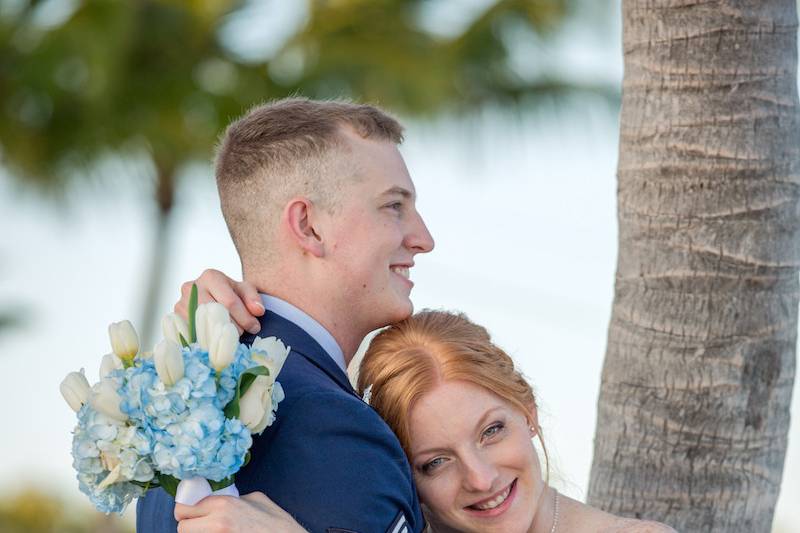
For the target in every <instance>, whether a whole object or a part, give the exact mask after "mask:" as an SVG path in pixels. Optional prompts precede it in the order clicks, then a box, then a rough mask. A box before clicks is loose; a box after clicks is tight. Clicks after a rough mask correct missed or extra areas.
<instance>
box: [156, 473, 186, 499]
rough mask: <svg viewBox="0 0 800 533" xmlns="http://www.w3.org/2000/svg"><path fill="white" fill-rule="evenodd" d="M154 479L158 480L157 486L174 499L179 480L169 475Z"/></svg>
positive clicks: (159, 475) (160, 475)
mask: <svg viewBox="0 0 800 533" xmlns="http://www.w3.org/2000/svg"><path fill="white" fill-rule="evenodd" d="M156 477H157V478H158V484H159V485H161V488H163V489H164V490H165V491H167V494H169V495H170V496H172V497H173V498H174V497H175V493H176V492H178V483H180V482H181V480H180V479H178V478H176V477H173V476H170V475H169V474H158V476H156Z"/></svg>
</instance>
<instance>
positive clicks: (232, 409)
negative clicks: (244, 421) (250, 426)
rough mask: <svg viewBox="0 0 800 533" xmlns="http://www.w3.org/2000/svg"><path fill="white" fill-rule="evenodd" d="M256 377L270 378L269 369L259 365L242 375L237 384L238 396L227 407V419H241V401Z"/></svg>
mask: <svg viewBox="0 0 800 533" xmlns="http://www.w3.org/2000/svg"><path fill="white" fill-rule="evenodd" d="M256 376H269V369H268V368H267V367H265V366H262V365H258V366H254V367H252V368H248V369H247V370H245V371H244V372H242V373H241V375H240V376H239V382H238V383H237V384H236V394H235V395H234V397H233V399H232V400H231V401H230V403H229V404H228V405H226V406H225V418H239V400H240V399H241V398H242V396H244V393H245V392H247V389H249V388H250V385H252V384H253V382H254V381H255V380H256Z"/></svg>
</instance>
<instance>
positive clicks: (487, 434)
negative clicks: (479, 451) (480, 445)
mask: <svg viewBox="0 0 800 533" xmlns="http://www.w3.org/2000/svg"><path fill="white" fill-rule="evenodd" d="M504 427H505V426H504V425H503V424H502V423H500V422H498V423H496V424H492V425H491V426H489V427H488V428H486V429H485V430H484V432H483V438H485V439H491V438H492V437H494V436H496V435H497V434H498V433H500V432H501V431H503V428H504Z"/></svg>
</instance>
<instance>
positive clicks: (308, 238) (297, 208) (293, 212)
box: [283, 196, 325, 257]
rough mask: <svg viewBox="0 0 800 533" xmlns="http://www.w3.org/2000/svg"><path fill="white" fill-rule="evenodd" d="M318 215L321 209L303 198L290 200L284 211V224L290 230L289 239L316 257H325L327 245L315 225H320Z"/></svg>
mask: <svg viewBox="0 0 800 533" xmlns="http://www.w3.org/2000/svg"><path fill="white" fill-rule="evenodd" d="M318 213H319V209H315V207H314V203H313V202H312V201H311V200H309V199H308V198H305V197H303V196H298V197H295V198H292V199H291V200H289V201H288V202H287V203H286V207H285V208H284V210H283V222H284V224H285V225H286V227H287V228H288V231H289V237H290V238H291V239H292V240H293V241H294V242H295V243H296V244H297V245H298V246H299V247H300V248H301V249H303V251H304V252H306V253H309V254H311V255H313V256H314V257H322V256H323V255H325V245H324V244H323V242H322V237H320V235H319V233H318V232H317V230H316V228H315V224H318V223H319V220H317V214H318Z"/></svg>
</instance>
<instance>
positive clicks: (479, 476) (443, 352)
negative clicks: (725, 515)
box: [175, 298, 674, 533]
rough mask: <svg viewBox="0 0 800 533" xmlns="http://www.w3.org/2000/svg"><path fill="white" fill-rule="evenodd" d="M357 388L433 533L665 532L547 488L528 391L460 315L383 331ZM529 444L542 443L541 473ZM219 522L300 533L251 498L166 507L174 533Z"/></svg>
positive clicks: (485, 336) (437, 314)
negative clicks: (407, 474) (400, 460)
mask: <svg viewBox="0 0 800 533" xmlns="http://www.w3.org/2000/svg"><path fill="white" fill-rule="evenodd" d="M227 301H232V300H231V299H228V300H227ZM236 303H237V305H242V302H240V301H239V300H238V298H237V299H236ZM179 305H180V304H179ZM239 309H242V307H240V308H239ZM357 388H358V392H359V393H360V394H362V395H363V396H364V398H365V401H367V402H368V403H369V404H370V405H371V406H372V407H373V408H374V409H375V410H376V411H377V412H378V413H379V414H380V415H381V417H383V418H384V420H386V422H387V424H388V425H389V427H390V428H391V429H392V430H393V431H394V433H395V434H396V435H397V437H398V439H399V440H400V443H401V445H402V446H403V449H404V450H405V452H406V455H407V457H408V461H409V463H410V464H411V468H412V472H413V474H414V479H415V482H416V485H417V490H418V493H419V498H420V501H421V503H422V504H423V508H424V510H425V516H426V518H427V520H428V522H429V526H430V527H431V529H432V530H433V531H434V532H437V533H439V532H450V531H467V532H495V531H496V532H503V533H513V532H519V533H524V532H529V533H540V532H541V533H547V532H550V533H553V532H557V531H561V532H575V533H580V532H587V533H588V532H592V533H595V532H599V531H602V532H609V533H611V532H626V533H627V532H630V533H633V532H641V533H646V532H653V533H660V532H664V533H666V532H674V530H673V529H672V528H670V527H668V526H665V525H663V524H659V523H656V522H648V521H641V520H634V519H627V518H621V517H617V516H614V515H611V514H608V513H606V512H604V511H601V510H599V509H596V508H593V507H590V506H588V505H585V504H583V503H581V502H578V501H576V500H573V499H571V498H568V497H566V496H564V495H562V494H559V493H558V492H557V491H556V490H555V489H554V488H552V487H550V486H549V485H548V483H547V452H546V448H545V446H544V440H543V438H542V431H541V429H540V427H539V424H538V419H537V407H536V401H535V398H534V395H533V391H532V390H531V387H530V385H529V384H528V383H527V381H526V380H525V379H524V378H523V377H522V376H521V374H520V373H519V372H518V371H517V370H516V368H515V367H514V363H513V361H512V360H511V358H510V357H509V356H508V355H507V354H506V353H505V352H504V351H503V350H501V349H500V348H498V347H497V346H496V345H495V344H494V343H493V342H492V341H491V338H490V336H489V333H488V332H487V331H486V329H485V328H483V327H481V326H479V325H477V324H474V323H473V322H471V321H469V320H468V319H467V318H466V317H465V316H464V315H462V314H458V313H450V312H444V311H423V312H421V313H417V314H415V315H413V316H411V317H410V318H408V319H406V320H404V321H402V322H400V323H398V324H395V325H393V326H390V327H389V328H387V329H385V330H383V331H382V332H381V333H379V334H378V335H377V336H376V337H375V338H374V339H373V340H372V342H371V343H370V346H369V348H368V349H367V352H366V353H365V355H364V358H363V360H362V363H361V367H360V372H359V378H358V387H357ZM533 438H538V439H539V440H540V441H541V443H542V449H543V450H544V456H545V468H544V470H543V469H542V465H541V462H540V460H539V457H538V454H537V452H536V449H535V448H534V446H533V444H532V439H533ZM364 468H369V465H366V464H365V465H364ZM336 490H341V488H338V489H337V488H334V489H333V492H335V491H336ZM226 514H229V515H230V516H231V517H233V516H234V515H235V516H236V517H237V519H238V521H239V522H240V523H241V521H242V517H247V520H246V521H247V522H248V523H249V524H251V525H252V527H253V530H264V531H272V532H285V533H299V532H304V531H306V530H305V529H304V528H303V527H302V526H301V525H300V524H298V523H297V522H295V521H294V520H293V519H292V517H291V516H290V515H289V514H288V513H286V512H285V511H283V510H282V509H281V508H280V507H278V506H277V505H276V504H275V503H273V502H272V501H271V500H269V499H268V498H267V497H266V496H264V495H263V494H261V493H252V494H249V495H246V496H244V497H243V498H242V500H234V499H233V498H228V497H224V496H212V497H209V498H206V499H205V500H203V501H201V502H200V503H198V504H197V505H195V506H185V505H180V504H178V505H176V508H175V517H176V519H178V520H179V522H180V525H179V528H178V529H179V531H180V532H181V533H187V532H188V533H191V532H194V531H209V530H215V529H214V527H215V525H223V526H224V524H225V523H226V520H225V516H226ZM211 517H213V520H212V519H211ZM231 522H232V521H231ZM220 530H222V529H220ZM248 530H249V529H248ZM398 533H399V532H398Z"/></svg>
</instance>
